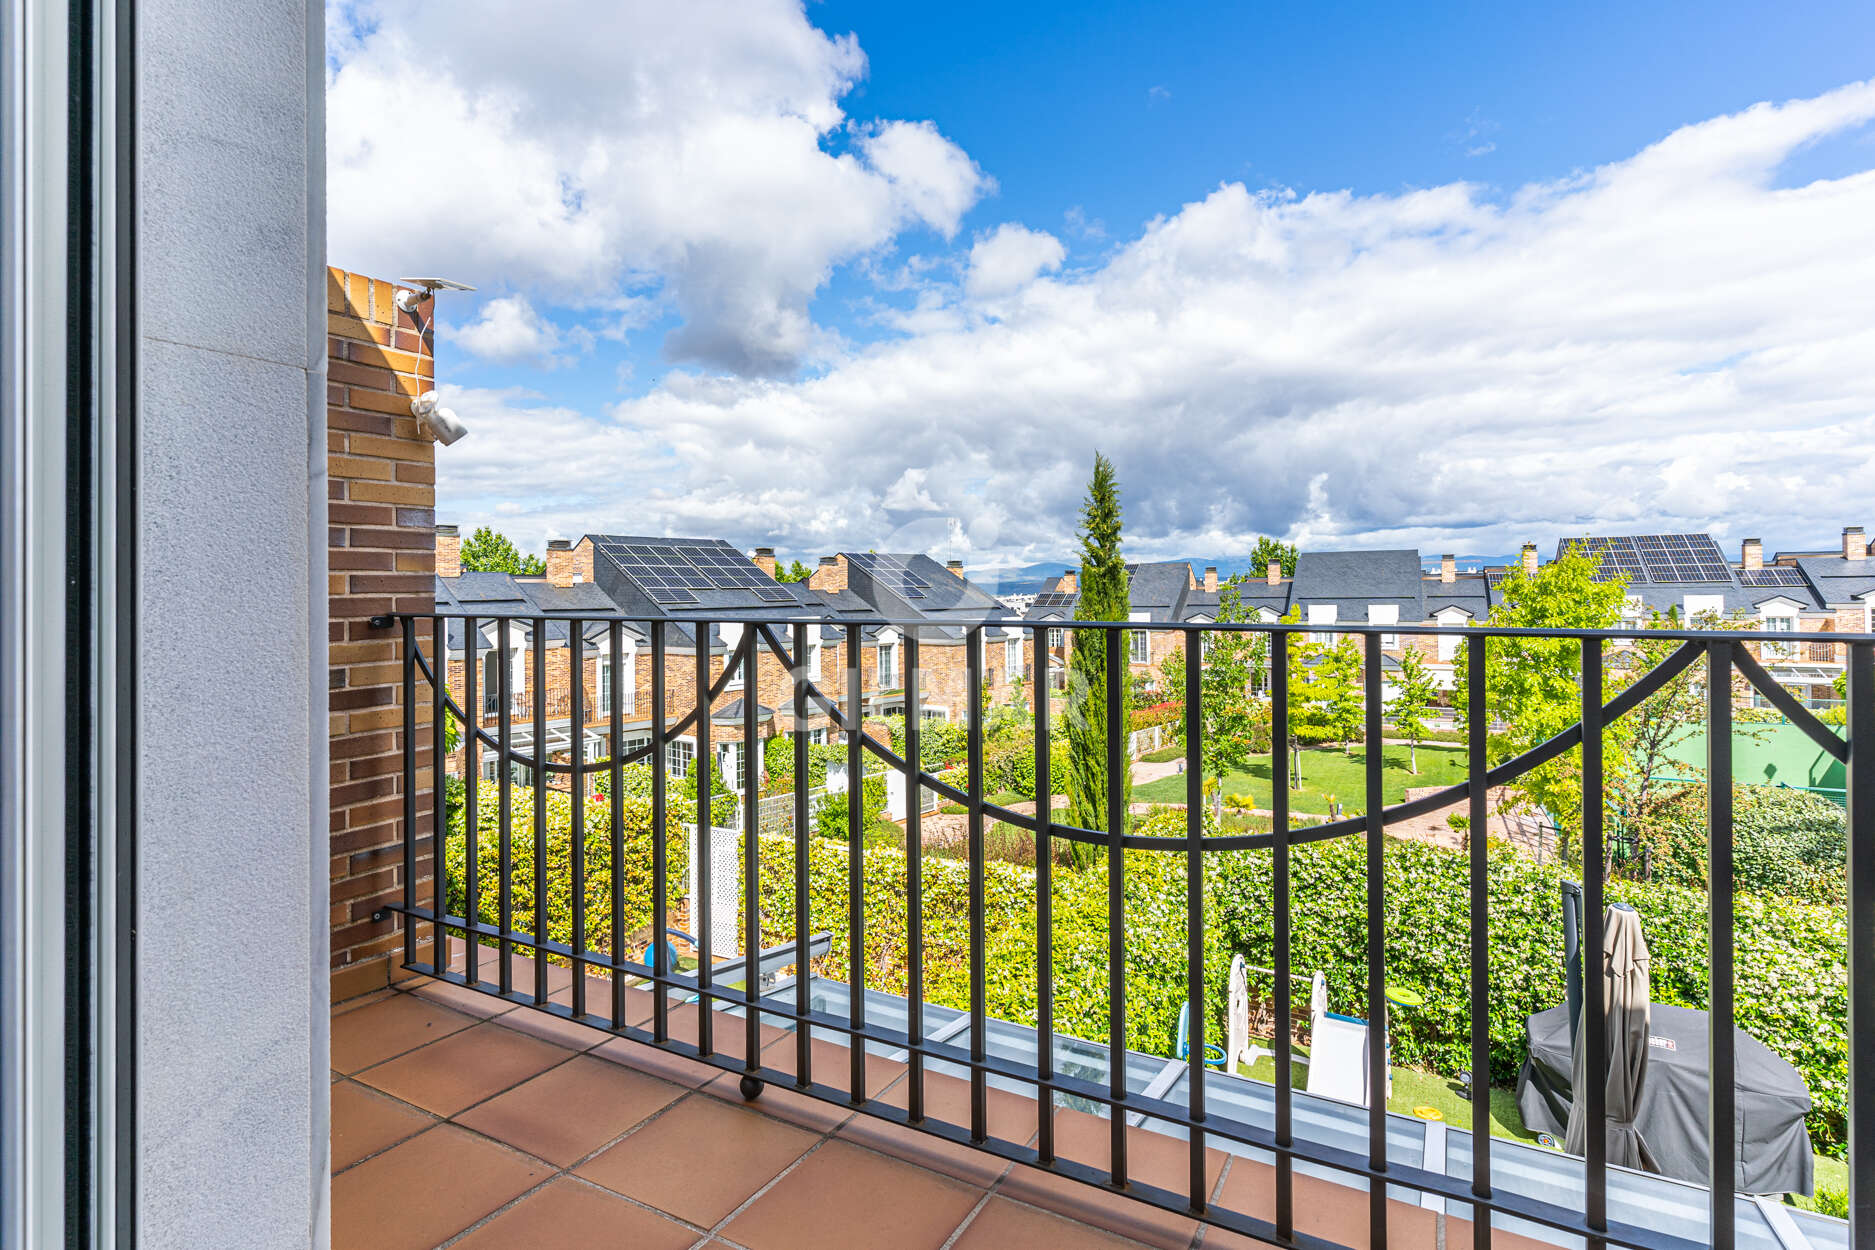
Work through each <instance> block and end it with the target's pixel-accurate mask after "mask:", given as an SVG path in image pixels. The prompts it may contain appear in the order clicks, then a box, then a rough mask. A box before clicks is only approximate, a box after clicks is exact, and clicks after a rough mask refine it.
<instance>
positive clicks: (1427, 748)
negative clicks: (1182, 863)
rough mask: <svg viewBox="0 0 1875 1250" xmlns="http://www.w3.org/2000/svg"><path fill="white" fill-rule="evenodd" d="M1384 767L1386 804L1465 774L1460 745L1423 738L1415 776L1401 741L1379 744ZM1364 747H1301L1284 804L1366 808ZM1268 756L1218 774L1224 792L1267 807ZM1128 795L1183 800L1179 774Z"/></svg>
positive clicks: (1305, 808) (1303, 808) (1347, 811)
mask: <svg viewBox="0 0 1875 1250" xmlns="http://www.w3.org/2000/svg"><path fill="white" fill-rule="evenodd" d="M1381 750H1382V759H1383V760H1384V761H1385V766H1384V768H1383V769H1382V780H1383V786H1384V790H1385V793H1386V801H1387V802H1388V803H1399V802H1401V801H1403V800H1404V799H1405V798H1406V791H1407V788H1408V787H1409V786H1410V787H1414V788H1417V787H1419V786H1438V785H1455V784H1457V783H1458V782H1461V781H1463V780H1464V779H1465V752H1464V749H1463V748H1461V747H1454V746H1440V745H1436V744H1433V743H1423V744H1421V746H1420V748H1419V775H1418V776H1414V775H1413V774H1412V773H1410V772H1408V771H1407V769H1406V766H1407V760H1408V757H1409V754H1410V752H1409V749H1408V748H1407V747H1404V746H1386V747H1383V748H1381ZM1366 769H1367V752H1366V750H1365V749H1364V748H1362V747H1355V748H1353V749H1352V750H1351V751H1350V752H1349V753H1348V754H1346V755H1343V754H1342V753H1341V751H1340V750H1339V749H1338V748H1335V747H1328V748H1318V749H1312V750H1307V751H1304V752H1302V788H1301V789H1300V790H1291V791H1290V792H1289V808H1290V810H1291V811H1297V812H1315V813H1319V814H1324V815H1325V814H1326V813H1327V812H1328V796H1330V795H1333V796H1334V797H1335V798H1336V799H1339V800H1340V801H1341V811H1342V814H1343V815H1353V814H1356V813H1358V812H1364V811H1366V810H1367V802H1366V796H1367V774H1366ZM1270 792H1271V791H1270V761H1269V757H1267V756H1263V757H1260V758H1256V759H1253V760H1251V761H1250V767H1249V768H1248V769H1247V770H1245V771H1243V772H1234V773H1231V774H1230V775H1228V776H1227V777H1225V778H1224V793H1225V794H1227V795H1231V794H1247V795H1249V796H1250V797H1251V798H1252V799H1253V800H1254V804H1253V806H1256V807H1259V808H1267V807H1269V806H1270ZM1133 798H1134V799H1135V800H1137V801H1139V802H1142V803H1183V802H1184V801H1185V778H1184V777H1182V776H1171V777H1161V778H1160V779H1159V780H1157V781H1154V782H1151V783H1149V784H1147V785H1143V786H1135V787H1133Z"/></svg>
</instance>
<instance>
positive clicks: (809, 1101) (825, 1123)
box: [701, 1072, 853, 1135]
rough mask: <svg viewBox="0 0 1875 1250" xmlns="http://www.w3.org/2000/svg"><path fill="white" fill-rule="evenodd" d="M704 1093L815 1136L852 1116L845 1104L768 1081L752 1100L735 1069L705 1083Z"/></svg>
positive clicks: (832, 1129)
mask: <svg viewBox="0 0 1875 1250" xmlns="http://www.w3.org/2000/svg"><path fill="white" fill-rule="evenodd" d="M701 1092H702V1093H705V1094H708V1095H709V1096H710V1097H711V1098H720V1099H722V1100H723V1101H724V1102H726V1103H729V1104H730V1105H731V1106H736V1107H754V1108H755V1109H756V1110H758V1111H760V1112H761V1113H762V1114H763V1115H769V1116H773V1117H774V1118H775V1119H777V1120H785V1121H787V1122H788V1123H789V1124H792V1125H794V1126H796V1127H797V1128H804V1129H806V1130H807V1131H808V1132H810V1133H813V1134H816V1135H820V1134H825V1133H831V1132H833V1131H834V1130H835V1129H837V1128H839V1127H840V1126H841V1125H842V1124H844V1123H846V1122H847V1121H848V1120H849V1119H851V1118H852V1116H853V1109H852V1108H851V1107H849V1106H847V1105H846V1104H845V1103H837V1102H825V1101H823V1100H821V1099H819V1098H814V1097H812V1096H810V1095H807V1094H802V1093H797V1092H796V1091H795V1090H793V1089H792V1088H790V1087H788V1086H786V1085H776V1084H770V1083H766V1082H764V1084H763V1086H762V1093H761V1096H760V1097H759V1098H757V1099H756V1100H755V1101H754V1102H750V1101H749V1100H748V1099H746V1098H744V1097H743V1096H742V1077H741V1076H740V1075H739V1074H737V1073H734V1072H725V1073H723V1074H722V1075H721V1076H718V1077H717V1078H716V1079H715V1080H713V1081H711V1082H709V1083H708V1084H707V1085H704V1086H703V1087H702V1090H701Z"/></svg>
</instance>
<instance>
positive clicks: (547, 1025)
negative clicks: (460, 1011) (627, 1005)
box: [495, 1007, 613, 1051]
mask: <svg viewBox="0 0 1875 1250" xmlns="http://www.w3.org/2000/svg"><path fill="white" fill-rule="evenodd" d="M495 1023H496V1024H499V1025H500V1026H501V1027H502V1028H504V1029H513V1030H514V1031H515V1032H516V1033H525V1034H527V1035H528V1036H529V1037H538V1038H539V1039H540V1040H541V1041H543V1042H552V1043H553V1044H554V1045H555V1046H564V1047H566V1048H567V1049H568V1050H573V1051H584V1050H591V1049H592V1048H593V1047H595V1046H598V1045H601V1044H603V1043H605V1042H609V1041H611V1040H612V1036H613V1035H612V1034H610V1033H602V1032H600V1031H599V1030H598V1029H594V1028H588V1027H587V1026H586V1025H583V1024H574V1023H573V1022H572V1021H571V1020H567V1019H563V1018H562V1017H560V1016H556V1015H554V1014H553V1013H552V1012H550V1011H540V1010H538V1009H536V1008H533V1007H516V1008H515V1009H514V1010H513V1011H510V1012H507V1013H505V1014H503V1015H502V1016H501V1017H500V1018H499V1019H497V1020H496V1021H495Z"/></svg>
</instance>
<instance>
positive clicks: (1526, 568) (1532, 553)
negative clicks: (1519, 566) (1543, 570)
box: [1523, 543, 1536, 577]
mask: <svg viewBox="0 0 1875 1250" xmlns="http://www.w3.org/2000/svg"><path fill="white" fill-rule="evenodd" d="M1523 575H1524V576H1525V577H1535V576H1536V544H1535V543H1525V544H1524V545H1523Z"/></svg>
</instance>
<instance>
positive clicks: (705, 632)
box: [657, 621, 729, 1056]
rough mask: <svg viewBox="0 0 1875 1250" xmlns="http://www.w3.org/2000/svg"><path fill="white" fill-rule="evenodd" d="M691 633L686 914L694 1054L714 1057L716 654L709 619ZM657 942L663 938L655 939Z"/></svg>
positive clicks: (725, 656) (726, 658) (726, 656)
mask: <svg viewBox="0 0 1875 1250" xmlns="http://www.w3.org/2000/svg"><path fill="white" fill-rule="evenodd" d="M691 629H693V630H695V631H696V647H695V650H696V664H697V756H696V759H695V760H693V761H692V762H691V767H692V768H694V769H696V773H697V832H696V837H695V838H694V839H693V840H692V843H691V846H692V848H693V849H692V854H691V858H692V859H693V860H694V862H695V863H696V866H697V867H696V875H695V876H694V877H693V878H692V879H691V882H690V899H691V912H692V915H691V917H690V923H691V924H692V925H693V926H695V928H696V931H697V986H698V988H699V990H700V991H701V992H700V993H698V995H697V1051H698V1053H699V1054H702V1055H705V1056H708V1055H713V1054H715V1053H716V1030H715V1023H716V1018H715V1012H716V1000H715V999H713V998H711V997H710V993H709V991H710V988H711V984H712V977H711V971H710V969H711V967H712V966H713V965H714V963H715V962H716V947H715V936H714V935H713V934H712V933H711V932H710V930H711V929H713V928H714V927H715V923H714V911H715V899H714V897H713V895H714V894H715V893H716V890H715V864H714V861H715V859H716V854H715V852H716V814H715V795H714V793H712V787H711V781H712V780H713V779H714V774H715V772H716V756H715V755H714V754H712V752H711V750H710V713H711V699H710V681H711V678H712V677H713V676H714V674H713V673H712V672H711V671H710V670H711V668H712V663H711V655H712V652H713V651H714V650H715V639H714V631H715V626H713V625H711V624H710V622H708V621H698V622H696V623H695V624H694V625H692V626H691ZM723 667H724V668H725V669H727V668H728V667H729V653H728V651H727V650H725V651H724V652H723ZM657 941H658V942H659V943H662V942H663V941H664V935H663V934H662V933H660V934H658V935H657Z"/></svg>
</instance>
